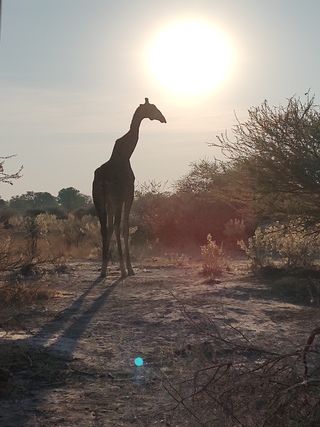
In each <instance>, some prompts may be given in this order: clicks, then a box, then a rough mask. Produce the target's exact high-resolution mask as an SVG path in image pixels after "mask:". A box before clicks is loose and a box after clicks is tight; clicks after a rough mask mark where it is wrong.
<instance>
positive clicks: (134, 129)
mask: <svg viewBox="0 0 320 427" xmlns="http://www.w3.org/2000/svg"><path fill="white" fill-rule="evenodd" d="M143 118H144V117H142V116H141V114H139V109H137V110H136V111H135V113H134V115H133V117H132V121H131V124H130V130H129V132H128V136H129V138H128V140H127V142H126V143H125V148H126V149H125V151H126V155H127V156H128V157H129V159H130V157H131V156H132V153H133V152H134V150H135V148H136V145H137V142H138V139H139V130H140V124H141V122H142V120H143Z"/></svg>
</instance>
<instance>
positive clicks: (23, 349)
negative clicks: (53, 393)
mask: <svg viewBox="0 0 320 427" xmlns="http://www.w3.org/2000/svg"><path fill="white" fill-rule="evenodd" d="M100 282H102V279H100V278H99V279H97V280H95V281H94V282H93V283H91V284H90V286H89V287H88V289H87V290H86V291H85V292H84V293H83V294H81V295H80V296H79V297H78V298H77V299H76V300H75V301H74V302H73V303H72V304H71V305H70V306H69V307H67V308H66V309H65V310H63V311H61V312H60V313H59V314H57V315H56V316H55V317H54V318H53V319H52V320H51V321H50V322H48V323H47V324H45V325H44V326H43V327H42V328H40V329H39V330H38V332H37V333H36V334H35V335H34V336H32V337H31V338H27V339H25V340H17V341H12V340H10V341H9V340H5V339H2V340H1V347H0V361H1V370H0V425H6V426H8V427H10V426H15V427H19V426H27V425H31V424H32V419H33V418H34V417H36V416H37V414H39V409H38V408H39V405H40V403H41V401H43V400H44V399H45V397H46V395H47V393H48V391H49V390H50V389H51V388H52V387H63V386H64V385H65V384H66V382H67V381H73V382H76V381H79V377H77V376H76V375H75V374H73V373H72V370H70V369H69V366H68V361H70V359H72V355H73V353H74V351H75V348H76V346H77V344H78V342H79V340H80V338H81V337H82V336H83V334H84V332H85V331H86V329H87V327H88V325H89V324H90V322H91V320H92V318H93V317H94V316H95V315H96V314H97V313H98V311H99V310H100V309H101V308H102V307H104V306H105V304H106V302H107V301H108V298H109V296H110V294H111V292H112V291H113V290H114V289H115V288H116V286H117V285H118V283H119V282H120V279H118V280H116V281H114V282H112V283H111V284H110V285H109V286H107V287H106V289H105V290H103V291H102V293H101V294H100V295H99V296H98V297H97V298H96V299H95V300H94V301H93V302H92V303H91V304H90V305H89V307H88V308H87V309H86V310H85V311H83V312H82V313H79V312H80V311H81V308H82V307H83V306H84V305H85V303H86V302H87V301H86V298H87V297H88V295H89V294H90V292H91V291H92V290H93V289H94V288H95V287H96V286H97V285H98V284H99V283H100ZM77 313H79V314H80V315H79V316H78V317H76V318H75V319H73V316H74V315H76V314H77ZM70 321H71V323H70ZM68 323H70V324H69V325H68V326H67V324H68ZM59 333H60V335H59V337H58V338H57V339H56V340H55V339H54V337H55V335H57V334H59ZM50 340H51V341H53V342H52V343H49V342H50ZM48 343H49V345H46V344H48ZM61 350H62V351H61ZM6 373H7V374H6ZM73 377H74V378H73ZM1 398H2V400H1ZM21 398H23V402H24V404H23V405H21V404H19V399H21ZM12 399H13V400H12ZM4 409H6V410H5V411H4ZM4 414H5V415H4ZM28 423H31V424H28Z"/></svg>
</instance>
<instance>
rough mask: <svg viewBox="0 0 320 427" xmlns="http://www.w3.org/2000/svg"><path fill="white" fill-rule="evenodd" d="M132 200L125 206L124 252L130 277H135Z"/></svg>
mask: <svg viewBox="0 0 320 427" xmlns="http://www.w3.org/2000/svg"><path fill="white" fill-rule="evenodd" d="M131 204H132V200H129V201H128V203H126V204H125V206H124V217H123V238H124V250H125V256H126V264H127V269H128V275H129V276H134V271H133V268H132V265H131V258H130V250H129V213H130V208H131Z"/></svg>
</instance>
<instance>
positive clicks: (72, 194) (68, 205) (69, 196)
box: [57, 187, 91, 212]
mask: <svg viewBox="0 0 320 427" xmlns="http://www.w3.org/2000/svg"><path fill="white" fill-rule="evenodd" d="M57 200H58V202H59V204H60V205H61V206H62V207H63V208H64V209H65V210H66V211H68V212H70V211H74V210H76V209H79V208H82V207H86V206H88V205H89V204H90V202H91V198H90V197H89V196H86V195H85V194H81V193H80V191H79V190H77V189H76V188H74V187H68V188H62V189H61V190H60V191H59V193H58V197H57Z"/></svg>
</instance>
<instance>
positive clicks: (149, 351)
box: [0, 262, 320, 427]
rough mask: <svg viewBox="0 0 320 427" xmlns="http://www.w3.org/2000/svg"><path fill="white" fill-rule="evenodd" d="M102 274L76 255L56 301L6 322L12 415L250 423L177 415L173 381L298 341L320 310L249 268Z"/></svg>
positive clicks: (6, 421) (5, 377)
mask: <svg viewBox="0 0 320 427" xmlns="http://www.w3.org/2000/svg"><path fill="white" fill-rule="evenodd" d="M98 275H99V272H98V264H96V263H90V262H82V263H74V264H73V265H72V266H71V267H70V269H69V272H68V273H66V274H63V275H60V276H59V278H58V279H57V282H56V283H55V289H56V291H57V292H56V296H55V297H54V298H53V299H51V301H50V303H49V304H48V308H47V309H45V310H44V309H43V310H40V309H36V308H35V309H34V310H33V312H31V314H30V313H29V315H28V316H24V317H23V318H22V319H20V323H19V324H17V325H15V327H14V328H12V329H11V330H9V331H8V330H7V329H6V330H5V329H3V334H2V338H1V351H0V359H1V361H2V366H1V367H0V390H1V392H2V394H1V396H0V425H1V426H8V427H10V426H14V427H19V426H32V427H36V426H46V427H49V426H79V427H80V426H84V427H90V426H131V425H136V426H160V425H166V426H181V427H184V426H193V425H195V426H196V425H221V426H222V425H230V426H236V425H250V424H241V422H240V421H239V420H236V419H233V420H232V422H230V424H219V423H217V422H216V423H213V422H211V423H210V422H209V423H208V424H201V422H202V421H201V420H199V419H197V417H194V414H192V411H189V412H188V410H187V411H185V412H184V415H181V413H180V415H179V416H176V415H175V412H172V408H173V407H175V406H179V405H178V404H177V400H178V398H177V397H175V395H174V393H172V388H170V387H168V383H169V384H171V385H172V384H173V383H174V382H175V381H176V380H177V378H179V375H180V378H179V380H180V382H181V381H183V380H184V379H185V378H187V377H188V376H189V377H190V375H191V374H192V371H191V367H192V368H194V367H195V366H197V365H198V367H201V366H206V365H205V364H206V363H209V364H210V363H211V364H212V363H213V361H217V360H220V361H221V362H222V361H224V362H226V361H228V360H232V358H234V359H238V360H239V361H241V360H244V359H246V360H249V359H250V360H253V361H254V362H258V361H259V358H260V356H261V355H260V353H259V348H261V349H262V350H261V351H262V352H263V351H265V350H268V351H270V354H272V353H278V352H282V351H283V350H284V349H285V351H286V352H287V353H290V352H294V351H295V350H296V349H297V348H298V347H299V346H303V345H304V343H305V341H306V338H307V337H308V335H309V333H310V331H311V330H312V329H314V328H315V327H316V326H317V325H319V321H320V313H319V309H318V308H316V307H312V306H306V305H299V303H298V302H294V303H293V302H290V301H289V300H288V299H286V298H283V297H282V296H281V295H280V296H279V295H275V294H274V293H273V292H272V290H270V288H269V287H268V286H266V285H265V284H263V283H260V282H257V281H256V280H251V279H250V278H248V277H244V276H243V275H242V276H239V274H231V273H230V274H228V275H227V276H225V277H223V278H222V279H221V280H219V281H215V282H210V281H206V280H202V279H201V277H200V276H199V275H198V273H197V271H196V268H194V267H192V266H190V267H179V268H176V267H170V266H155V265H152V264H151V265H149V266H147V267H146V266H144V267H140V268H137V269H136V275H135V276H134V277H130V278H126V279H125V280H119V279H118V276H119V271H118V270H117V269H116V268H111V272H110V275H109V277H108V278H107V279H104V280H100V279H98ZM208 325H209V326H208ZM210 328H211V330H210ZM208 332H209V334H208V335H207V333H208ZM210 334H211V335H210ZM213 335H214V337H215V340H211V338H212V336H213ZM219 337H220V339H221V342H222V345H221V346H219V344H218V341H219V340H218V341H217V338H219ZM235 337H236V338H235ZM234 339H237V340H238V341H237V342H239V343H240V345H239V347H238V348H239V351H238V353H237V354H236V352H235V351H234V348H232V346H231V347H230V345H229V344H230V343H228V340H229V341H232V340H234ZM225 341H226V342H225ZM241 343H242V344H241ZM252 343H254V348H253V347H252ZM1 352H2V353H1ZM240 353H241V354H240ZM137 356H140V357H142V358H143V359H144V362H145V363H144V366H142V367H135V365H134V359H135V357H137ZM200 361H201V364H204V365H200ZM239 363H240V362H239ZM188 366H189V368H188ZM226 366H228V364H226ZM188 369H189V372H188ZM178 403H179V401H178ZM180 403H181V402H180ZM180 406H181V405H180ZM182 406H183V402H182ZM183 409H186V408H183ZM187 409H188V408H187ZM223 409H224V408H223ZM224 410H225V409H224ZM217 415H218V414H217ZM238 421H239V422H238ZM251 425H253V424H251ZM279 425H280V424H279ZM288 425H289V424H288Z"/></svg>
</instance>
